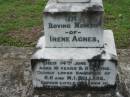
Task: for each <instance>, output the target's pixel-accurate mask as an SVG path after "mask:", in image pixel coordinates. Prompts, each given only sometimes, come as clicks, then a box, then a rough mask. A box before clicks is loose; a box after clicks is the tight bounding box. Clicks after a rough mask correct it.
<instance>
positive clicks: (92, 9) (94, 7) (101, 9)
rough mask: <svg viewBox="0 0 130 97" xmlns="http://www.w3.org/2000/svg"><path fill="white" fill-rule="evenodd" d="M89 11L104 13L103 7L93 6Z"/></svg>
mask: <svg viewBox="0 0 130 97" xmlns="http://www.w3.org/2000/svg"><path fill="white" fill-rule="evenodd" d="M88 11H103V7H102V6H100V5H93V6H92V7H89V8H88Z"/></svg>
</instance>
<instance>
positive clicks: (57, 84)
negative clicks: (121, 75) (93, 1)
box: [31, 30, 117, 88]
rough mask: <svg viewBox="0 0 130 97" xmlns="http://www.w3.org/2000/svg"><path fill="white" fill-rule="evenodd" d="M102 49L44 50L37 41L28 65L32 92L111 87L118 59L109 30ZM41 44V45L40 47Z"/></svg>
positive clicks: (106, 31)
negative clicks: (31, 74) (31, 73)
mask: <svg viewBox="0 0 130 97" xmlns="http://www.w3.org/2000/svg"><path fill="white" fill-rule="evenodd" d="M104 39H105V41H104V48H45V47H44V45H46V44H44V43H45V42H44V36H43V37H42V38H41V39H40V40H39V42H38V45H37V48H39V49H38V50H37V51H36V53H35V54H34V55H33V57H32V60H31V64H32V70H33V86H34V87H35V88H73V87H74V88H80V87H81V88H88V87H89V88H93V87H94V88H102V87H103V88H105V87H111V86H112V87H114V86H115V84H116V75H117V70H116V66H117V55H116V49H115V44H114V38H113V33H112V31H111V30H105V31H104ZM43 44H44V45H43Z"/></svg>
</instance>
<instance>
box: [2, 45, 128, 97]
mask: <svg viewBox="0 0 130 97" xmlns="http://www.w3.org/2000/svg"><path fill="white" fill-rule="evenodd" d="M32 52H33V49H32V48H16V47H1V46H0V56H1V57H0V97H33V96H31V95H32V92H33V89H32V83H31V64H30V56H31V54H32ZM118 56H119V66H120V68H119V73H120V79H121V83H122V84H120V87H119V88H118V89H117V90H116V91H117V92H115V93H116V94H117V95H118V96H117V95H115V96H112V94H113V95H114V91H111V93H110V92H107V93H106V94H102V93H104V92H99V93H97V92H96V94H94V92H93V93H90V92H87V90H75V91H74V90H64V91H63V90H44V91H42V90H41V91H35V93H36V94H37V95H38V94H39V95H41V96H35V97H122V95H125V96H124V97H130V76H129V75H130V69H129V68H130V50H129V49H119V50H118ZM119 91H120V93H119Z"/></svg>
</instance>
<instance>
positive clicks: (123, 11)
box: [104, 0, 130, 48]
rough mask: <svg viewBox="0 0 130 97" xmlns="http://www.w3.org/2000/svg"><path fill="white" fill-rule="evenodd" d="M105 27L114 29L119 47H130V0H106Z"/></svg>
mask: <svg viewBox="0 0 130 97" xmlns="http://www.w3.org/2000/svg"><path fill="white" fill-rule="evenodd" d="M104 7H105V18H104V19H105V28H107V29H112V30H113V32H114V36H115V41H116V45H117V47H118V48H128V47H130V0H104Z"/></svg>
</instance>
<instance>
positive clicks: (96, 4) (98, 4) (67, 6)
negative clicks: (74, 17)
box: [44, 0, 104, 14]
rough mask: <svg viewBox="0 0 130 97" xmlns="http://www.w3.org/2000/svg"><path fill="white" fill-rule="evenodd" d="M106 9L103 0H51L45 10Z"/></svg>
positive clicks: (80, 10)
mask: <svg viewBox="0 0 130 97" xmlns="http://www.w3.org/2000/svg"><path fill="white" fill-rule="evenodd" d="M87 11H101V12H102V11H104V9H103V4H102V0H91V3H80V4H79V3H57V2H56V0H49V1H48V3H47V6H46V7H45V9H44V12H49V13H52V14H53V13H55V12H58V13H60V12H87Z"/></svg>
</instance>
